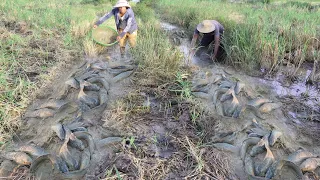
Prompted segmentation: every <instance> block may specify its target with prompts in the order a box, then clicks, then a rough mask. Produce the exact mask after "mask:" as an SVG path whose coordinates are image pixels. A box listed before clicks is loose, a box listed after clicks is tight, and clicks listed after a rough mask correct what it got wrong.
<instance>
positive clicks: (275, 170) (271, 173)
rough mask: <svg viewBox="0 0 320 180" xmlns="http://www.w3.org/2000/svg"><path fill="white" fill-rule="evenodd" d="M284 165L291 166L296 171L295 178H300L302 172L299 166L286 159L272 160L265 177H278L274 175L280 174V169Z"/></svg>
mask: <svg viewBox="0 0 320 180" xmlns="http://www.w3.org/2000/svg"><path fill="white" fill-rule="evenodd" d="M284 166H287V167H289V168H291V169H292V170H293V171H294V172H295V173H296V175H297V179H302V176H303V174H302V171H301V170H300V168H299V166H297V165H295V164H294V163H292V162H290V161H287V160H280V161H276V162H274V163H273V164H272V165H271V167H270V168H269V169H268V171H267V173H266V176H265V177H266V178H267V179H278V178H277V177H276V176H278V175H280V173H281V170H282V168H283V167H284Z"/></svg>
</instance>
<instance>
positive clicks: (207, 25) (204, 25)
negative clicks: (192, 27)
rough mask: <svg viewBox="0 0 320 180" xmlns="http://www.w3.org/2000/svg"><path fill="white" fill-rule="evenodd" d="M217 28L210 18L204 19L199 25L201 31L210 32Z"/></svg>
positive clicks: (198, 28)
mask: <svg viewBox="0 0 320 180" xmlns="http://www.w3.org/2000/svg"><path fill="white" fill-rule="evenodd" d="M215 29H216V28H215V26H214V25H213V23H212V22H211V21H210V20H204V21H202V22H201V23H200V24H198V26H197V30H198V31H199V32H201V33H210V32H212V31H214V30H215Z"/></svg>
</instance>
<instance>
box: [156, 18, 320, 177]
mask: <svg viewBox="0 0 320 180" xmlns="http://www.w3.org/2000/svg"><path fill="white" fill-rule="evenodd" d="M161 27H162V28H163V29H164V30H165V31H166V32H167V33H168V34H169V36H170V37H171V38H172V39H173V42H177V40H175V38H178V39H179V40H178V42H179V44H176V45H177V46H178V47H179V48H180V50H181V52H182V53H183V54H184V57H185V59H184V61H185V63H188V64H189V65H190V66H191V67H192V70H193V74H192V78H191V80H192V89H191V90H192V91H193V94H194V96H195V97H196V98H197V99H199V101H200V102H201V104H202V105H203V106H204V107H205V108H206V109H207V112H208V113H211V114H213V115H215V116H217V122H216V123H217V124H218V125H217V127H215V129H214V130H213V131H215V134H213V135H212V138H213V141H212V142H211V143H214V144H213V146H214V147H215V148H216V149H219V150H222V151H224V152H227V151H229V152H230V151H232V152H233V153H231V157H232V158H231V159H232V164H233V165H234V166H235V167H234V169H235V173H236V175H237V176H238V178H239V179H247V178H248V177H253V176H260V177H268V178H270V177H271V176H270V173H271V172H272V170H271V169H270V172H269V176H268V173H267V172H266V171H260V170H259V168H261V167H262V166H265V168H267V169H268V168H269V167H271V166H270V164H269V165H266V164H265V160H266V159H268V158H270V157H272V158H271V159H270V161H272V162H273V164H275V165H274V166H276V163H275V162H279V161H280V160H288V159H290V157H291V156H292V155H291V156H289V155H290V154H291V153H293V152H297V151H298V150H299V149H301V148H302V149H304V151H309V152H311V153H313V155H319V154H320V151H319V141H318V140H317V139H318V137H317V136H315V135H314V134H318V133H319V130H320V128H319V122H317V121H310V119H308V120H307V117H309V113H314V114H315V115H314V116H313V117H314V119H316V118H319V116H318V115H319V114H320V113H319V111H318V110H314V109H315V108H317V107H318V104H319V99H318V98H319V97H320V96H319V90H318V89H316V88H314V87H308V86H306V85H305V81H306V78H307V77H308V75H309V74H310V71H306V77H302V78H301V79H303V80H301V81H298V82H295V83H293V84H290V85H284V84H285V83H281V82H282V81H283V79H281V76H279V77H278V78H275V79H271V80H270V79H268V80H267V79H263V78H257V77H251V76H248V75H246V74H245V73H243V72H241V71H240V72H239V71H236V70H234V69H233V68H232V67H227V66H225V65H221V64H216V63H212V62H211V61H210V58H209V55H208V54H206V53H202V54H201V55H200V56H198V57H190V56H189V45H190V41H189V40H188V38H187V37H181V36H177V34H185V33H184V32H183V30H181V29H180V28H179V27H177V26H174V25H171V24H168V23H161ZM179 31H180V32H179ZM177 32H178V33H177ZM308 73H309V74H308ZM281 80H282V81H281ZM239 88H240V90H239ZM228 93H229V94H228ZM262 101H263V102H262ZM258 102H259V103H258ZM299 107H300V109H299ZM305 109H308V110H305ZM302 117H303V118H302ZM256 128H258V129H263V130H264V131H265V134H264V135H263V134H260V135H259V136H256V135H257V134H256V130H257V129H256ZM254 131H255V132H254ZM277 132H280V133H279V134H278V135H279V136H278V137H277V139H276V142H277V143H275V144H274V145H270V144H269V145H266V144H265V143H266V142H265V141H266V140H265V139H266V138H267V139H269V142H270V138H274V136H273V135H272V134H275V133H277ZM269 133H270V134H269ZM280 134H281V135H280ZM312 134H313V135H312ZM253 137H258V138H259V139H260V141H259V143H260V144H261V143H262V144H265V147H266V148H267V147H268V148H267V149H270V151H268V152H269V153H266V151H261V152H259V153H256V152H254V151H255V150H256V148H257V145H255V146H253V148H252V149H251V151H250V149H249V147H248V149H245V150H246V152H247V153H248V154H247V155H245V154H246V153H245V152H243V148H244V144H246V142H248V141H249V140H250V139H251V140H252V138H253ZM220 143H222V144H220ZM259 143H258V144H259ZM254 144H256V143H253V145H254ZM239 152H240V153H239ZM243 153H244V154H243ZM249 154H250V156H249ZM271 154H272V155H271ZM244 157H248V158H246V159H244ZM309 157H311V156H309ZM291 160H292V159H291ZM249 162H250V163H249ZM252 164H253V165H252ZM271 164H272V163H271ZM304 165H305V164H304ZM299 166H300V167H302V166H303V165H301V162H300V163H299V164H298V163H296V164H295V167H298V169H299ZM295 167H291V168H293V169H295ZM250 169H253V170H254V171H250ZM289 169H290V168H289ZM291 170H292V169H291ZM303 173H304V175H302V171H301V170H298V171H296V172H294V171H293V172H292V173H287V174H286V178H287V179H300V178H302V176H304V177H305V178H306V177H308V178H310V179H317V178H319V174H317V173H310V172H306V171H303ZM281 174H285V170H284V169H283V170H280V171H279V172H277V173H275V174H274V176H273V177H274V178H275V179H279V178H280V177H284V176H283V175H282V176H281ZM280 179H282V178H280Z"/></svg>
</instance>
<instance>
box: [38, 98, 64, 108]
mask: <svg viewBox="0 0 320 180" xmlns="http://www.w3.org/2000/svg"><path fill="white" fill-rule="evenodd" d="M67 103H68V102H67V101H65V100H50V101H48V102H46V103H43V104H42V105H40V106H39V107H38V108H36V110H37V109H43V108H48V109H55V110H57V109H60V108H61V107H62V106H64V105H66V104H67Z"/></svg>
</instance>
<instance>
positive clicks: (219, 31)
mask: <svg viewBox="0 0 320 180" xmlns="http://www.w3.org/2000/svg"><path fill="white" fill-rule="evenodd" d="M223 32H224V28H223V26H222V25H221V24H220V23H219V22H218V21H216V20H204V21H203V22H202V23H200V24H198V25H197V27H196V29H195V31H194V33H193V38H192V41H191V50H190V53H191V55H192V56H193V55H194V53H195V48H196V47H195V44H196V41H197V39H198V38H199V35H200V33H202V34H203V37H202V39H201V42H200V45H199V46H200V48H203V47H205V48H207V47H208V46H209V44H210V43H211V42H214V49H213V54H212V55H211V59H212V60H213V61H215V60H218V61H222V58H223V57H222V56H223V54H224V49H223V46H222V44H221V38H222V35H223Z"/></svg>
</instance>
